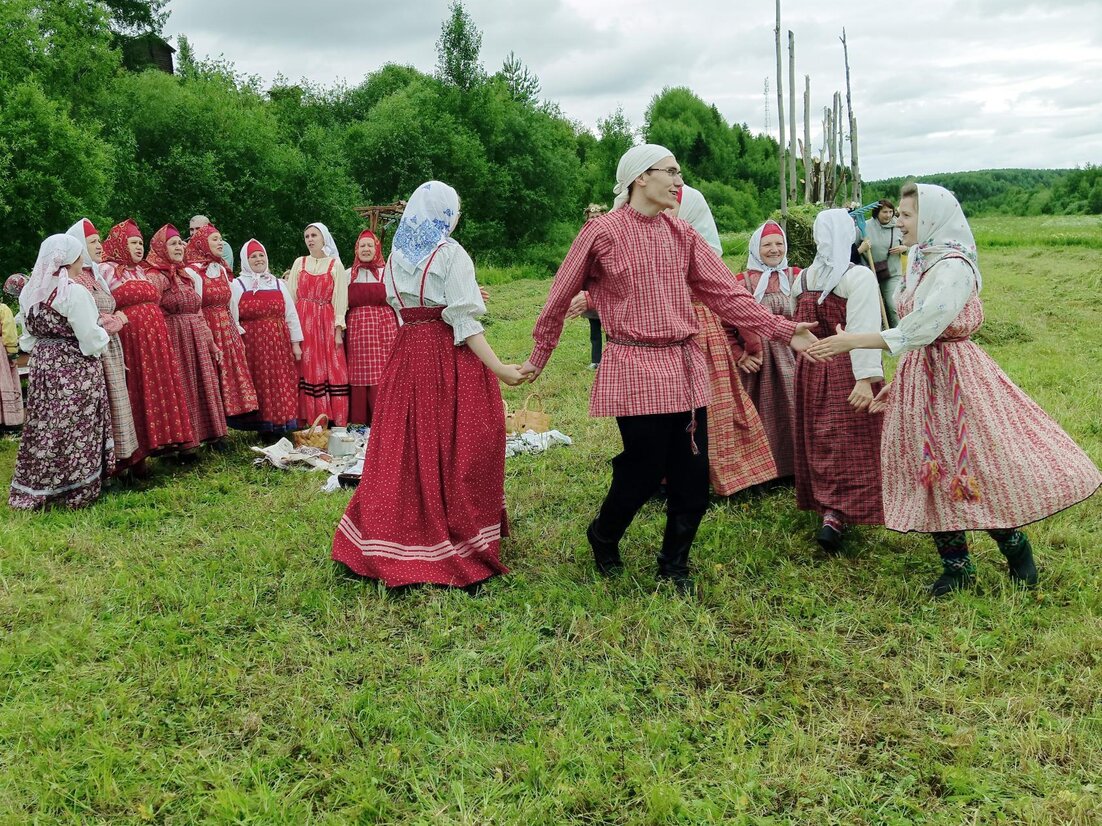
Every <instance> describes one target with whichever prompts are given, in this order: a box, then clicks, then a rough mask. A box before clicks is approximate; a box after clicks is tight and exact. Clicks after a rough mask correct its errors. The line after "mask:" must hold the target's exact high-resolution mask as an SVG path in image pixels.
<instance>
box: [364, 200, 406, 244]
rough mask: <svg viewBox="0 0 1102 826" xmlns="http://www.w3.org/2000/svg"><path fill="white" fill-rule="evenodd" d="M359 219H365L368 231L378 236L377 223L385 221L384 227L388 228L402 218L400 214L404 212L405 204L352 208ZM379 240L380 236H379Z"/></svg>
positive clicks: (400, 202) (402, 202)
mask: <svg viewBox="0 0 1102 826" xmlns="http://www.w3.org/2000/svg"><path fill="white" fill-rule="evenodd" d="M353 209H355V210H356V212H357V213H359V215H360V217H361V218H366V219H367V222H368V227H367V228H368V229H370V230H371V231H372V232H374V233H375V234H376V235H379V229H378V227H379V221H380V220H385V222H386V224H385V226H390V225H391V224H392V223H394V222H395V221H397V220H398V219H399V218H401V217H402V213H403V212H405V211H406V202H405V201H398V202H397V203H395V204H381V205H379V206H358V207H353ZM379 238H380V240H381V239H382V236H381V235H379Z"/></svg>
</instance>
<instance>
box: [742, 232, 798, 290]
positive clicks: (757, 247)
mask: <svg viewBox="0 0 1102 826" xmlns="http://www.w3.org/2000/svg"><path fill="white" fill-rule="evenodd" d="M770 224H772V225H773V226H775V227H776V228H777V229H779V230H780V231H781V238H783V239H784V258H782V259H781V261H780V263H779V264H777V265H776V266H772V265H770V264H766V263H765V262H764V261H762V260H761V235H762V233H763V232H765V228H766V227H767V226H769V225H770ZM746 271H747V272H751V271H753V272H760V273H761V277H760V278H758V286H756V287H755V288H754V300H755V301H757V302H758V303H759V304H760V303H761V301H762V299H763V298H765V290H766V288H767V287H768V286H769V276H770V275H771V274H772V273H776V274H777V282H778V283H779V284H780V287H781V294H782V295H786V296H787V295H792V277H791V276H790V275H789V274H788V233H786V232H785V231H784V227H782V226H781V225H780V224H778V223H777V222H776V221H774V220H772V219H770V220H768V221H766V222H765V223H764V224H762V225H761V226H760V227H758V228H757V229H756V230H754V234H753V235H751V236H750V250H749V254H748V255H747V256H746Z"/></svg>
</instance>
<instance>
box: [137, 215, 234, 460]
mask: <svg viewBox="0 0 1102 826" xmlns="http://www.w3.org/2000/svg"><path fill="white" fill-rule="evenodd" d="M145 268H146V277H147V278H149V279H150V280H151V281H153V280H155V282H156V283H159V284H160V286H161V309H163V310H164V313H165V322H166V323H167V324H168V332H169V335H170V336H171V337H172V343H173V345H174V346H175V348H176V355H177V357H178V358H179V359H180V375H181V377H182V378H183V380H184V392H185V394H186V396H187V408H188V415H189V418H190V419H191V428H192V430H193V431H194V433H195V440H196V441H195V442H193V443H192V444H190V445H187V446H186V447H187V448H188V449H189V454H187V455H190V449H191V448H195V447H198V444H197V443H198V442H214V441H218V440H221V439H223V438H224V437H225V435H226V414H225V409H224V408H223V407H222V389H221V387H220V385H219V380H218V366H217V365H218V362H219V361H220V360H221V358H222V353H221V351H219V349H218V345H217V344H215V342H214V336H213V335H212V334H211V331H210V327H208V326H207V322H206V319H204V318H203V314H202V312H201V310H202V305H203V299H202V298H200V297H199V293H197V292H196V291H195V285H194V284H193V283H192V281H191V278H190V277H189V276H188V275H187V273H185V272H184V271H183V270H184V239H183V238H181V237H180V232H179V230H177V229H176V227H174V226H172V224H165V225H164V226H163V227H161V228H160V229H159V230H157V231H156V232H155V233H154V234H153V238H151V239H150V241H149V254H148V255H147V256H146V258H145Z"/></svg>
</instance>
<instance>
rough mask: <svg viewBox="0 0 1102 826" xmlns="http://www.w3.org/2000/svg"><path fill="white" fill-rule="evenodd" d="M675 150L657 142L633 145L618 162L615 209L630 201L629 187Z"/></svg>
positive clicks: (614, 189) (613, 203)
mask: <svg viewBox="0 0 1102 826" xmlns="http://www.w3.org/2000/svg"><path fill="white" fill-rule="evenodd" d="M672 154H673V152H671V151H670V150H668V149H667V148H666V147H664V146H659V145H658V144H656V143H643V144H640V145H639V146H633V147H632V148H631V149H629V150H628V151H627V152H625V153H624V154H623V155H622V156H621V158H620V162H619V163H618V164H616V186H614V187H613V188H612V192H613V194H614V195H615V196H616V198H615V199H614V200H613V202H612V208H613V209H619V208H620V207H622V206H623V205H624V204H626V203H627V202H628V187H629V186H631V184H632V183H633V182H634V181H635V179H636V178H638V177H639V176H640V175H642V174H643V173H644V172H646V171H647V170H648V169H650V168H651V167H652V166H654V164H655V163H657V162H658V161H660V160H662V159H663V158H667V157H669V156H670V155H672Z"/></svg>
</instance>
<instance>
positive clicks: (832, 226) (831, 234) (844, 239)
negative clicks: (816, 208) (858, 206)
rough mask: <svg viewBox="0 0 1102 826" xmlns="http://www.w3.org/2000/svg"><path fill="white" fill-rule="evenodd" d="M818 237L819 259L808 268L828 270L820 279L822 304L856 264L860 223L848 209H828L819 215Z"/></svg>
mask: <svg viewBox="0 0 1102 826" xmlns="http://www.w3.org/2000/svg"><path fill="white" fill-rule="evenodd" d="M812 235H813V236H814V238H815V260H814V261H812V262H811V266H810V267H808V269H815V270H817V271H825V272H824V276H823V278H822V279H820V281H819V284H820V289H821V290H822V292H821V293H820V294H819V303H820V304H822V303H823V302H824V301H826V297H827V296H828V295H830V294H831V293H832V292H833V291H834V288H835V287H837V286H838V282H840V281H841V280H842V276H844V275H845V274H846V273H847V272H848V271H849V268H850V267H852V266H853V263H852V262H851V261H850V258H849V257H850V253H851V252H852V250H853V242H854V241H856V240H857V225H856V224H855V223H854V222H853V218H851V217H850V214H849V213H848V212H847V211H846V210H844V209H827V210H824V211H823V212H820V213H819V214H818V215H816V216H815V225H814V226H813V227H812Z"/></svg>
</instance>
